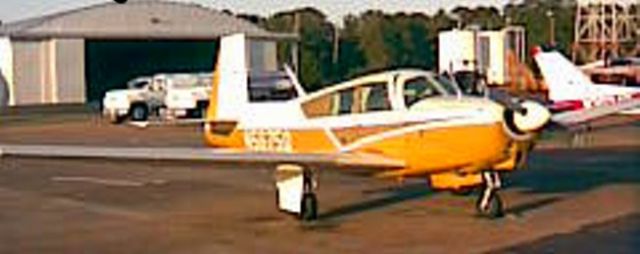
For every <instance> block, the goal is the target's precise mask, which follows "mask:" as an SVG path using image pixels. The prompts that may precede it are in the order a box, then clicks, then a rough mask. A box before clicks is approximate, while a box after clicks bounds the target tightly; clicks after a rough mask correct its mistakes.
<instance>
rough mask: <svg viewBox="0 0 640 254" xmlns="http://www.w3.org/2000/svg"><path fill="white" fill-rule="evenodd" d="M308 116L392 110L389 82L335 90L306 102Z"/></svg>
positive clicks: (305, 111)
mask: <svg viewBox="0 0 640 254" xmlns="http://www.w3.org/2000/svg"><path fill="white" fill-rule="evenodd" d="M302 109H303V111H304V113H305V115H307V117H311V118H314V117H325V116H339V115H346V114H358V113H367V112H376V111H385V110H391V103H390V101H389V91H388V89H387V83H382V82H381V83H372V84H367V85H361V86H356V87H350V88H347V89H343V90H340V91H335V92H332V93H329V94H326V95H323V96H320V97H318V98H315V99H312V100H310V101H307V102H305V103H304V104H303V105H302Z"/></svg>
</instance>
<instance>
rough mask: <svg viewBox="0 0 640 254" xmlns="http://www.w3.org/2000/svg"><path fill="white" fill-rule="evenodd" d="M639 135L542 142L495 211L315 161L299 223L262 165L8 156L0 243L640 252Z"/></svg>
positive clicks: (167, 131)
mask: <svg viewBox="0 0 640 254" xmlns="http://www.w3.org/2000/svg"><path fill="white" fill-rule="evenodd" d="M194 130H196V131H197V128H195V127H175V126H172V127H158V128H149V129H145V130H140V129H135V128H130V127H126V126H118V127H113V126H108V125H105V124H104V123H101V122H99V121H94V120H89V121H86V120H82V121H72V122H48V123H46V124H42V123H33V124H31V123H21V124H19V125H6V126H3V127H0V143H16V144H24V143H26V144H37V143H45V144H102V145H105V146H117V145H129V146H135V145H145V146H153V145H157V146H161V145H167V144H168V145H170V146H188V147H197V146H201V141H200V139H199V137H198V135H197V132H196V133H194ZM639 133H640V132H639V130H638V129H634V128H628V127H625V128H622V129H612V130H610V131H609V132H607V134H606V135H604V136H602V137H601V139H599V140H600V141H598V142H599V143H604V144H609V145H603V146H597V145H596V146H593V147H587V148H583V149H567V148H565V147H562V146H553V145H552V144H554V142H559V141H557V140H556V141H553V142H546V144H547V145H544V146H542V147H544V149H540V150H537V151H535V153H534V154H533V156H532V157H531V158H530V163H529V166H528V168H527V169H524V170H520V171H518V172H515V173H514V174H511V175H506V176H505V177H506V178H505V181H506V189H505V190H503V191H502V197H503V199H504V201H505V203H506V206H507V215H506V216H505V217H504V218H502V219H499V220H486V219H482V218H477V217H475V216H474V212H473V210H474V208H473V207H474V201H475V197H473V196H468V197H463V196H455V195H452V194H449V193H446V192H433V191H431V190H429V189H428V188H427V184H426V182H425V181H423V180H421V179H410V180H407V181H405V182H404V183H397V182H389V181H381V180H375V179H369V178H363V177H359V176H352V175H349V174H343V173H342V172H340V171H338V170H326V171H323V172H322V173H321V175H320V188H319V190H318V195H319V201H320V220H319V221H318V222H314V223H306V224H302V223H300V222H298V221H297V220H296V219H295V218H293V217H292V216H290V215H287V214H282V213H279V212H277V211H276V209H275V203H274V187H273V183H272V172H271V170H270V169H269V168H263V167H257V166H250V165H242V166H240V165H231V164H208V163H191V162H171V163H167V162H161V161H119V160H87V159H84V160H76V159H33V158H13V157H3V158H2V159H0V253H451V252H454V253H460V252H462V253H484V252H490V253H584V252H590V253H593V252H596V253H602V252H610V253H637V252H638V251H640V245H639V243H640V239H638V237H637V235H638V232H639V231H638V230H639V228H640V170H638V167H639V166H640V156H638V155H640V145H633V143H631V144H630V143H629V142H630V141H629V139H634V137H635V135H638V134H639ZM605 141H606V142H605ZM632 141H633V140H632ZM620 142H623V145H620ZM611 144H617V145H611Z"/></svg>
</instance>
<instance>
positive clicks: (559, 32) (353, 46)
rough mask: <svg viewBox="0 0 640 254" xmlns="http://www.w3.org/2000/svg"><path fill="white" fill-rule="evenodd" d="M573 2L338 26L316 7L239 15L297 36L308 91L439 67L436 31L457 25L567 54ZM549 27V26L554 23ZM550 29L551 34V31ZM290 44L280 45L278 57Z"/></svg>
mask: <svg viewBox="0 0 640 254" xmlns="http://www.w3.org/2000/svg"><path fill="white" fill-rule="evenodd" d="M575 8H576V7H575V0H524V1H519V2H517V3H510V4H507V5H505V6H503V7H502V8H500V9H499V8H495V7H475V8H469V7H456V8H454V9H452V10H451V11H448V12H447V11H444V10H439V11H438V12H436V13H435V14H431V15H429V14H426V13H395V14H389V13H385V12H383V11H380V10H371V11H367V12H364V13H362V14H359V15H348V16H346V17H344V19H343V25H342V26H341V27H337V26H336V25H335V24H333V23H331V22H330V21H329V20H328V19H327V16H326V15H325V14H324V13H322V12H321V11H319V10H317V9H314V8H302V9H296V10H292V11H286V12H280V13H276V14H274V15H272V16H270V17H260V16H256V15H248V14H239V15H237V16H238V17H241V18H244V19H247V20H249V21H251V22H253V23H255V24H257V25H259V26H261V27H263V28H265V29H267V30H269V31H274V32H287V33H292V32H297V33H298V34H299V35H300V44H299V50H300V51H299V52H300V55H299V61H300V63H299V64H300V78H301V81H302V82H303V83H304V84H306V85H307V86H308V88H310V89H312V90H316V89H319V88H321V87H322V86H324V85H327V84H331V83H332V82H336V81H339V80H344V79H347V78H351V77H353V76H356V75H361V74H363V73H367V72H372V71H375V70H381V69H387V68H397V67H415V68H421V69H435V68H437V66H436V65H437V59H436V57H437V49H438V45H437V37H438V32H439V31H442V30H449V29H452V28H455V27H477V28H479V29H483V30H492V29H500V28H502V27H504V26H506V25H509V24H511V25H518V26H523V27H524V28H525V29H526V33H527V46H528V47H531V46H533V45H548V44H549V43H551V40H552V37H553V40H554V41H553V44H555V45H554V46H555V47H556V48H558V49H559V50H561V51H564V52H565V53H566V52H569V50H570V48H571V44H572V42H573V25H574V24H573V23H574V17H575V16H574V15H575ZM552 23H553V24H552ZM551 26H554V27H555V29H554V34H553V35H552V34H551V31H550V27H551ZM289 47H291V45H284V46H280V47H279V49H278V54H279V58H280V59H286V58H285V57H286V56H287V55H288V54H289V53H290V48H289Z"/></svg>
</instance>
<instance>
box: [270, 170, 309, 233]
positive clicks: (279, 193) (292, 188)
mask: <svg viewBox="0 0 640 254" xmlns="http://www.w3.org/2000/svg"><path fill="white" fill-rule="evenodd" d="M316 188H317V181H316V176H315V172H314V171H313V170H312V169H309V168H306V167H302V166H298V165H288V164H287V165H280V166H278V168H277V170H276V205H277V207H278V209H279V210H280V211H283V212H287V213H291V214H295V215H297V217H298V218H299V219H300V220H302V221H314V220H316V219H317V218H318V198H317V197H316V194H315V189H316Z"/></svg>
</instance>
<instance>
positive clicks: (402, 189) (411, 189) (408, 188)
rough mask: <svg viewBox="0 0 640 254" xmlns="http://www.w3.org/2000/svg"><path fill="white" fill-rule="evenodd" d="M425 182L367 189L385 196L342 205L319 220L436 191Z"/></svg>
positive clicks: (378, 206)
mask: <svg viewBox="0 0 640 254" xmlns="http://www.w3.org/2000/svg"><path fill="white" fill-rule="evenodd" d="M426 186H427V185H426V184H425V183H424V182H418V183H411V184H406V185H402V186H399V187H390V188H384V189H377V190H369V191H365V194H374V193H385V194H386V195H384V196H383V197H380V198H375V199H369V200H365V201H362V202H358V203H354V204H349V205H346V206H342V207H339V208H336V209H333V210H330V211H327V212H325V213H321V214H319V216H318V219H319V220H321V221H322V220H330V219H337V218H341V217H345V216H350V215H355V214H358V213H362V212H365V211H370V210H375V209H377V208H382V207H387V206H391V205H394V204H398V203H401V202H405V201H410V200H415V199H420V198H424V197H427V196H429V195H431V194H434V193H435V192H433V191H431V190H429V189H428V188H426Z"/></svg>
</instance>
